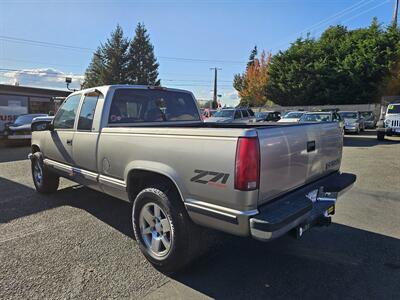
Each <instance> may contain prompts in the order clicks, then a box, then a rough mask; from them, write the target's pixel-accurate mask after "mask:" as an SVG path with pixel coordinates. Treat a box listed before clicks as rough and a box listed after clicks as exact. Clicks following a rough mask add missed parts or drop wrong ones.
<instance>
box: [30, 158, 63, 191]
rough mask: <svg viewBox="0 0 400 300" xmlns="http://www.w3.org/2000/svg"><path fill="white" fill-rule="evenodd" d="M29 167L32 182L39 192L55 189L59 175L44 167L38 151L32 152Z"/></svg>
mask: <svg viewBox="0 0 400 300" xmlns="http://www.w3.org/2000/svg"><path fill="white" fill-rule="evenodd" d="M31 169H32V179H33V183H34V185H35V188H36V190H37V191H38V192H39V193H43V194H49V193H53V192H55V191H57V189H58V185H59V183H60V177H59V176H58V175H56V174H54V173H52V172H50V171H49V170H48V169H47V168H45V166H44V164H43V156H42V154H41V153H40V152H36V153H34V154H32V157H31Z"/></svg>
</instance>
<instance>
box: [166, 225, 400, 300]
mask: <svg viewBox="0 0 400 300" xmlns="http://www.w3.org/2000/svg"><path fill="white" fill-rule="evenodd" d="M222 239H223V243H222V246H221V247H219V249H218V251H216V252H214V255H212V256H211V255H208V256H204V257H203V258H202V259H201V260H200V261H198V262H197V263H196V264H195V265H193V266H192V267H191V268H190V269H189V270H187V271H185V272H183V273H181V274H178V275H177V276H175V277H174V279H175V280H176V281H178V282H180V283H182V284H184V285H185V286H188V287H190V288H191V289H194V290H196V291H198V292H200V293H202V294H205V295H207V296H209V297H212V298H216V299H390V298H391V299H394V298H396V299H399V296H400V284H399V282H400V254H399V253H400V240H398V239H395V238H391V237H387V236H383V235H379V234H374V233H371V232H367V231H364V230H359V229H356V228H352V227H348V226H344V225H339V224H332V225H331V226H330V227H328V228H313V229H312V230H310V231H309V232H307V233H306V234H305V236H304V237H303V238H302V239H301V240H295V239H293V238H290V237H288V236H286V237H283V238H281V239H278V240H276V241H273V242H270V243H262V242H258V241H255V240H251V239H244V238H236V237H230V236H226V237H222Z"/></svg>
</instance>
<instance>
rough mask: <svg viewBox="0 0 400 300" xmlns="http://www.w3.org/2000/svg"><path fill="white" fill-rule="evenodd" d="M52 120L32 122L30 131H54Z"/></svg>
mask: <svg viewBox="0 0 400 300" xmlns="http://www.w3.org/2000/svg"><path fill="white" fill-rule="evenodd" d="M52 121H53V120H52V119H46V120H33V122H32V124H31V131H32V132H34V131H46V130H49V131H53V130H54V125H53V123H52Z"/></svg>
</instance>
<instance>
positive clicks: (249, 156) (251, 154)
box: [235, 137, 260, 191]
mask: <svg viewBox="0 0 400 300" xmlns="http://www.w3.org/2000/svg"><path fill="white" fill-rule="evenodd" d="M259 183H260V145H259V143H258V138H256V137H255V138H253V137H251V138H247V137H240V138H239V139H238V143H237V148H236V163H235V189H237V190H241V191H251V190H256V189H258V187H259Z"/></svg>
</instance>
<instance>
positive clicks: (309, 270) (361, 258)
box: [0, 178, 400, 299]
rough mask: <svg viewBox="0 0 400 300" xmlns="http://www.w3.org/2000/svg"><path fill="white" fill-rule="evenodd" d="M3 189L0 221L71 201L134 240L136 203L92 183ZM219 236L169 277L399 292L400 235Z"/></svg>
mask: <svg viewBox="0 0 400 300" xmlns="http://www.w3.org/2000/svg"><path fill="white" fill-rule="evenodd" d="M0 191H2V193H3V194H2V196H3V197H1V198H0V223H5V222H9V221H11V220H14V219H16V218H20V217H23V216H27V215H31V214H35V213H38V212H40V211H44V210H48V209H51V208H55V207H60V206H66V205H68V206H73V207H76V208H79V209H82V210H85V211H87V212H88V213H90V214H91V215H93V216H95V217H96V218H98V219H99V220H101V221H103V222H105V223H106V224H108V225H110V226H112V227H113V228H115V229H116V230H118V231H120V232H121V233H123V234H125V235H126V236H129V237H132V238H133V232H132V229H131V220H130V216H131V205H130V204H129V203H127V202H124V201H121V200H118V199H116V198H113V197H110V196H107V195H104V194H102V193H99V192H96V191H93V190H90V189H88V188H85V187H81V186H73V187H68V188H64V189H60V190H59V191H58V192H57V193H55V194H52V195H48V196H46V195H41V194H38V193H37V192H36V191H34V190H33V189H32V188H30V187H27V186H25V185H22V184H20V183H16V182H13V181H10V180H7V179H4V178H0ZM16 195H18V196H16ZM19 195H23V196H19ZM215 239H216V241H215V242H214V243H212V244H211V249H212V251H209V253H208V254H206V255H204V256H203V257H201V258H199V259H198V260H197V261H196V262H195V263H194V264H193V265H191V266H189V267H188V269H187V270H185V271H183V272H181V273H179V274H177V275H175V276H173V277H172V278H173V279H174V280H176V281H178V282H179V283H181V284H183V285H185V286H187V287H189V288H191V289H194V290H196V291H198V292H200V293H202V294H204V295H207V296H209V297H213V298H217V299H221V298H226V299H239V298H242V299H243V298H246V299H247V298H249V299H299V298H305V299H321V298H328V299H329V298H335V299H343V298H346V299H347V298H348V299H350V298H351V299H390V298H391V299H399V296H400V284H399V282H400V240H399V239H395V238H391V237H387V236H384V235H380V234H375V233H371V232H368V231H364V230H359V229H356V228H352V227H349V226H345V225H340V224H332V225H331V226H330V227H324V228H315V229H312V230H310V231H309V232H307V233H306V234H305V235H304V237H303V238H302V239H301V240H295V239H293V238H290V237H283V238H281V239H278V240H276V241H273V242H270V243H262V242H258V241H255V240H252V239H250V238H239V237H234V236H230V235H225V234H221V233H216V234H215Z"/></svg>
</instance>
